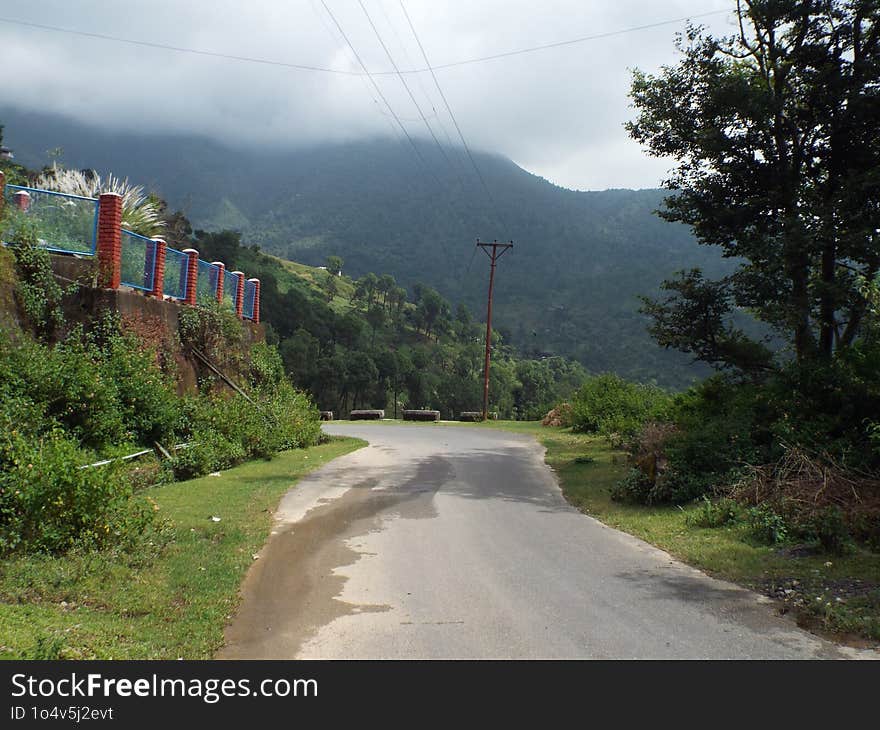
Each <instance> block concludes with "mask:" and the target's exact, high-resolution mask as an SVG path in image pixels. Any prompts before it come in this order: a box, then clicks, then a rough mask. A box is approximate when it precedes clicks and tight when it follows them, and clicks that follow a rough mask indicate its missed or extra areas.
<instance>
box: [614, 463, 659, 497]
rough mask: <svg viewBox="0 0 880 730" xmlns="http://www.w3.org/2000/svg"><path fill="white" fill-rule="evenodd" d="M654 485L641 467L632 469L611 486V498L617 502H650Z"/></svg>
mask: <svg viewBox="0 0 880 730" xmlns="http://www.w3.org/2000/svg"><path fill="white" fill-rule="evenodd" d="M653 487H654V485H653V484H652V483H651V481H650V480H649V479H648V478H647V477H646V476H645V475H644V474H643V473H642V471H641V469H630V470H629V471H628V472H627V473H626V476H625V477H623V479H621V480H620V481H618V482H617V483H616V484H615V485H614V486H613V487H611V499H613V500H614V501H615V502H629V503H633V504H649V503H650V502H651V490H652V489H653Z"/></svg>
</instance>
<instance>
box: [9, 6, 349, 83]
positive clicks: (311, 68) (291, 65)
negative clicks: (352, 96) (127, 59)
mask: <svg viewBox="0 0 880 730" xmlns="http://www.w3.org/2000/svg"><path fill="white" fill-rule="evenodd" d="M0 23H9V24H11V25H22V26H25V27H27V28H38V29H40V30H50V31H53V32H55V33H68V34H69V35H78V36H82V37H84V38H97V39H98V40H102V41H113V42H115V43H128V44H129V45H133V46H145V47H147V48H158V49H161V50H163V51H175V52H177V53H191V54H194V55H196V56H210V57H211V58H223V59H226V60H227V61H242V62H244V63H259V64H263V65H265V66H282V67H284V68H294V69H297V70H299V71H319V72H322V73H333V74H341V75H344V76H362V75H363V74H361V73H360V72H358V71H345V70H343V69H338V68H325V67H323V66H309V65H305V64H300V63H285V62H284V61H274V60H270V59H267V58H255V57H253V56H236V55H233V54H230V53H219V52H216V51H204V50H200V49H197V48H186V47H184V46H172V45H169V44H167V43H154V42H153V41H142V40H135V39H134V38H121V37H120V36H115V35H107V34H104V33H90V32H87V31H83V30H74V29H72V28H59V27H58V26H55V25H43V24H41V23H29V22H27V21H24V20H14V19H12V18H0Z"/></svg>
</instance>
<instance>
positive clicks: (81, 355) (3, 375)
mask: <svg viewBox="0 0 880 730" xmlns="http://www.w3.org/2000/svg"><path fill="white" fill-rule="evenodd" d="M100 363H101V357H100V354H99V353H98V352H97V351H96V349H95V348H94V347H93V346H91V345H90V344H88V343H86V342H84V341H83V340H80V339H77V338H71V339H69V340H68V341H66V342H64V343H61V344H59V345H56V346H55V347H48V346H46V345H40V344H37V343H34V342H31V341H27V340H26V341H23V342H21V343H18V344H16V345H13V344H11V343H10V342H9V341H8V340H7V339H5V338H0V383H2V386H0V387H2V390H3V391H5V393H6V394H7V395H8V396H18V397H23V398H27V399H28V400H30V401H31V402H33V403H34V404H36V406H37V407H38V408H39V410H40V411H41V413H42V415H43V424H42V430H50V429H51V428H52V427H53V426H55V425H57V426H61V427H63V428H64V429H65V430H66V431H67V432H69V433H70V435H71V436H72V437H73V438H75V439H76V441H77V442H79V443H80V444H81V445H83V446H86V447H88V448H94V449H101V448H103V447H105V446H107V445H115V444H119V443H123V442H124V441H125V440H126V438H125V436H126V430H125V426H124V424H123V420H122V414H121V413H120V410H119V402H118V399H117V396H116V389H115V384H113V383H112V382H108V381H107V380H106V379H105V378H103V377H102V374H101V367H100Z"/></svg>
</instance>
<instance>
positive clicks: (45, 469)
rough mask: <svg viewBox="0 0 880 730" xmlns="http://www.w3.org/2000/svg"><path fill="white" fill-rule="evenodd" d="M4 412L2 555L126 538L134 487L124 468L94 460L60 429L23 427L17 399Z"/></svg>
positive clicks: (0, 430) (0, 416)
mask: <svg viewBox="0 0 880 730" xmlns="http://www.w3.org/2000/svg"><path fill="white" fill-rule="evenodd" d="M12 405H13V408H10V407H9V406H10V404H9V403H6V404H5V405H4V406H3V408H2V411H0V553H8V552H10V551H12V550H16V549H26V550H36V551H50V552H58V551H63V550H67V549H69V548H71V547H73V546H74V545H76V544H87V545H93V546H101V545H104V544H107V543H112V542H114V541H116V540H118V539H119V538H120V537H122V535H123V533H125V532H126V531H127V530H126V529H125V524H124V523H125V522H126V519H127V518H128V512H129V509H130V506H131V489H130V487H129V485H128V483H127V482H126V481H125V479H124V477H123V474H122V471H121V470H120V469H119V467H117V466H114V465H108V466H105V467H96V468H91V469H80V468H79V467H80V466H81V465H83V464H84V463H86V461H87V460H88V457H87V454H85V453H84V452H83V451H82V450H81V449H79V447H78V446H77V444H76V443H75V442H74V441H73V440H72V439H70V438H69V437H68V436H65V435H64V433H63V432H61V431H60V430H57V429H56V430H53V431H51V432H49V433H47V434H44V435H42V436H40V437H39V438H38V439H37V438H34V437H33V434H31V433H27V432H24V431H22V430H20V429H19V428H17V425H16V424H17V422H18V419H19V417H20V413H18V412H17V411H16V410H15V408H14V406H15V404H14V403H13V404H12Z"/></svg>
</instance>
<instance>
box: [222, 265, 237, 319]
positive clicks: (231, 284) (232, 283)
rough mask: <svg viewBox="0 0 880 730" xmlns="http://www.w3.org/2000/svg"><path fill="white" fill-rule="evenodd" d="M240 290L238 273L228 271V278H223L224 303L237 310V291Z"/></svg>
mask: <svg viewBox="0 0 880 730" xmlns="http://www.w3.org/2000/svg"><path fill="white" fill-rule="evenodd" d="M237 291H238V274H233V273H232V272H231V271H227V272H226V278H225V279H224V280H223V305H224V306H225V307H229V309H231V310H232V311H233V312H234V311H235V293H236V292H237Z"/></svg>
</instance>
